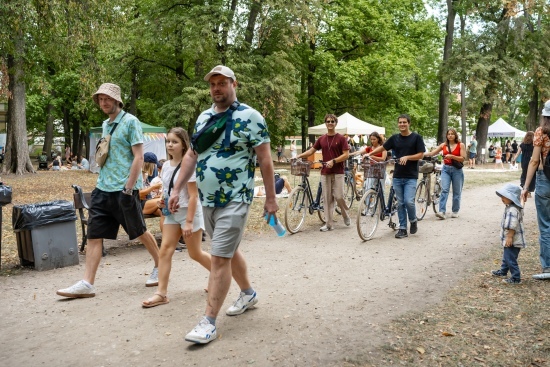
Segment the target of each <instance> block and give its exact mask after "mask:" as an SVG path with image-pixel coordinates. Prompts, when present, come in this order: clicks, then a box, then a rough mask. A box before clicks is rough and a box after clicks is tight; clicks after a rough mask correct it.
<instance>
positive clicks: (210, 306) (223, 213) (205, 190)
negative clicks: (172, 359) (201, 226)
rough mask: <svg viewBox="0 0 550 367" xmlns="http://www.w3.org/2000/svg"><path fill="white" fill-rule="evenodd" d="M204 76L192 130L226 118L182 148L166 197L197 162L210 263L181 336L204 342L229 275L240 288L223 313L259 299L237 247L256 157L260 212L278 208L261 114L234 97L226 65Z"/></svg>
mask: <svg viewBox="0 0 550 367" xmlns="http://www.w3.org/2000/svg"><path fill="white" fill-rule="evenodd" d="M204 80H205V81H207V82H209V84H210V96H211V97H212V100H213V102H214V103H213V105H212V107H211V108H209V109H208V110H206V111H204V112H203V113H202V114H201V115H200V116H199V118H198V119H197V123H196V125H195V134H196V133H197V132H198V131H201V129H202V128H203V127H204V126H205V125H206V124H207V122H210V121H212V119H217V120H220V121H221V120H222V119H225V125H224V126H222V127H220V129H224V131H223V132H221V135H219V137H218V138H217V139H216V140H215V141H213V143H212V144H211V145H209V147H208V148H206V149H204V150H203V149H198V144H197V145H194V146H193V149H189V150H188V151H187V154H186V155H185V157H184V158H183V162H182V165H181V171H182V173H181V174H180V175H179V177H178V180H177V182H175V183H174V188H173V190H172V193H171V195H170V200H169V203H168V205H169V206H168V207H169V209H170V211H171V212H174V211H176V210H177V202H178V195H179V191H180V188H181V187H183V185H184V184H185V183H186V182H187V180H188V179H189V178H190V177H191V175H192V173H193V170H194V169H195V166H196V176H197V186H198V188H199V196H200V199H201V203H202V205H203V215H204V221H205V226H206V232H207V233H208V234H209V236H210V237H211V238H212V244H211V255H212V267H211V270H210V278H209V280H208V302H207V306H206V311H205V315H204V317H203V318H202V319H201V320H200V322H199V323H198V324H197V326H196V327H195V328H194V329H193V330H192V331H191V332H190V333H189V334H187V335H186V337H185V340H187V341H190V342H193V343H199V344H206V343H209V342H211V341H212V340H214V339H216V337H217V332H216V326H215V325H216V317H217V315H218V312H219V311H220V308H221V306H222V305H223V302H224V300H225V297H226V296H227V292H228V291H229V286H230V284H231V277H233V278H234V279H235V281H236V282H237V284H238V285H239V287H240V289H241V293H240V295H239V298H238V299H237V300H236V301H235V302H234V304H233V305H232V306H231V307H229V308H228V309H227V310H226V314H227V315H229V316H235V315H240V314H242V313H243V312H245V311H246V310H247V309H248V308H249V307H252V306H254V305H255V304H256V303H257V302H258V297H257V295H256V292H255V291H254V289H253V288H252V285H251V283H250V280H249V278H248V272H247V265H246V261H245V259H244V257H243V254H242V252H241V251H240V250H239V243H240V241H241V238H242V234H243V230H244V227H245V224H246V220H247V218H248V213H249V209H250V204H251V203H252V198H253V195H254V171H255V166H256V157H257V158H258V163H259V165H260V169H261V172H262V176H263V177H264V185H265V192H266V200H265V205H264V212H265V213H266V214H268V215H275V214H276V212H277V210H278V209H279V208H278V206H277V201H276V199H275V183H274V180H273V175H274V172H273V162H272V160H271V146H270V140H269V133H268V131H267V125H266V123H265V120H264V118H263V117H262V115H261V114H260V113H259V112H258V111H256V110H255V109H253V108H251V107H250V106H247V105H245V104H243V103H239V102H238V101H237V94H236V91H235V88H236V87H237V80H236V78H235V74H234V73H233V71H232V70H231V69H229V68H228V67H226V66H223V65H218V66H216V67H215V68H214V69H212V71H210V72H209V73H208V74H206V76H205V77H204ZM195 134H194V135H195ZM203 148H204V147H203ZM197 151H199V152H198V153H197Z"/></svg>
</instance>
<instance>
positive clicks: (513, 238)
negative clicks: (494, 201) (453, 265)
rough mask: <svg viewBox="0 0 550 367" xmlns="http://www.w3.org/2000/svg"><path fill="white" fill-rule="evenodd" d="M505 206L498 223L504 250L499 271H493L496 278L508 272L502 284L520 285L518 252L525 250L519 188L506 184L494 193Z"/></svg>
mask: <svg viewBox="0 0 550 367" xmlns="http://www.w3.org/2000/svg"><path fill="white" fill-rule="evenodd" d="M496 194H497V195H498V196H500V199H501V200H502V202H503V203H504V205H505V208H504V215H503V216H502V220H501V222H500V242H501V245H502V247H503V248H504V253H503V255H502V265H501V266H500V269H499V270H493V271H492V274H493V276H496V277H505V276H507V275H508V271H510V278H507V279H504V280H503V282H505V283H508V284H519V283H521V273H520V270H519V266H518V256H519V251H520V250H521V249H522V248H525V235H524V229H523V206H522V205H521V199H520V197H521V188H520V187H519V186H516V185H512V184H506V185H505V186H504V187H503V188H501V189H500V190H497V191H496Z"/></svg>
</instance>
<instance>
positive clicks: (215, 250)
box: [202, 201, 250, 258]
mask: <svg viewBox="0 0 550 367" xmlns="http://www.w3.org/2000/svg"><path fill="white" fill-rule="evenodd" d="M249 208H250V205H249V204H247V203H242V202H236V201H231V202H229V204H227V205H226V206H225V207H223V208H211V207H203V208H202V210H203V213H204V224H205V227H206V233H208V235H209V236H210V238H212V244H211V250H210V254H211V255H213V256H218V257H225V258H232V257H233V255H234V254H235V251H237V248H239V244H240V243H241V238H242V237H243V232H244V226H245V225H246V220H247V219H248V213H249Z"/></svg>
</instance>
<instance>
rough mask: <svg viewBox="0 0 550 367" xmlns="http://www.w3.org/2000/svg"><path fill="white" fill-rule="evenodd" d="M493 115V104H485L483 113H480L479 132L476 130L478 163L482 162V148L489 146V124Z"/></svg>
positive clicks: (482, 109) (482, 107)
mask: <svg viewBox="0 0 550 367" xmlns="http://www.w3.org/2000/svg"><path fill="white" fill-rule="evenodd" d="M492 113H493V103H492V102H489V103H484V104H483V106H481V111H480V112H479V118H478V119H477V130H476V140H477V158H476V163H479V162H480V152H481V149H482V147H485V145H486V144H487V131H488V130H489V123H490V122H491V114H492Z"/></svg>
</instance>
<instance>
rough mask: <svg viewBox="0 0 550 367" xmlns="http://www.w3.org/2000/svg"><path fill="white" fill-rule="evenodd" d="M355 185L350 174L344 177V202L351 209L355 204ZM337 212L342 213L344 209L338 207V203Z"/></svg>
mask: <svg viewBox="0 0 550 367" xmlns="http://www.w3.org/2000/svg"><path fill="white" fill-rule="evenodd" d="M353 185H355V183H354V182H353V180H352V179H351V178H350V176H348V175H346V176H345V178H344V202H345V203H346V208H347V209H350V208H351V206H352V205H353V200H354V199H355V190H354V188H353ZM335 210H336V213H338V214H342V211H341V210H340V208H339V207H338V205H336V206H335Z"/></svg>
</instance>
